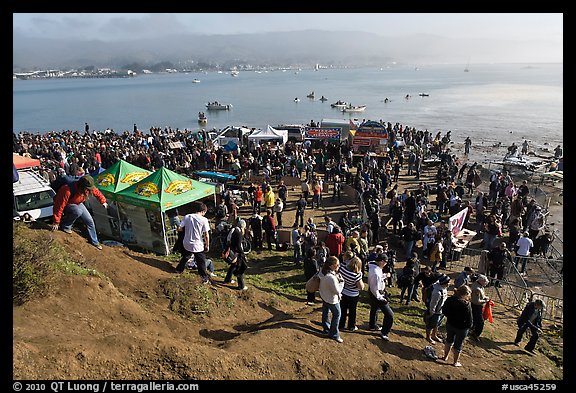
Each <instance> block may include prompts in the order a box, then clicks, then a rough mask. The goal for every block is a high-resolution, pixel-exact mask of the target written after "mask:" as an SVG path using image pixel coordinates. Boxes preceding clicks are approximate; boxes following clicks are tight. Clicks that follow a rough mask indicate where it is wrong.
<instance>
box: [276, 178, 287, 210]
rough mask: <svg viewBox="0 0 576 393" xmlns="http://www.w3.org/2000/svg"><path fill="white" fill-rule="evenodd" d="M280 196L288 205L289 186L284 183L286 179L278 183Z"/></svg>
mask: <svg viewBox="0 0 576 393" xmlns="http://www.w3.org/2000/svg"><path fill="white" fill-rule="evenodd" d="M278 198H280V199H282V202H283V203H284V206H286V199H287V198H288V187H286V185H285V184H284V180H280V184H278Z"/></svg>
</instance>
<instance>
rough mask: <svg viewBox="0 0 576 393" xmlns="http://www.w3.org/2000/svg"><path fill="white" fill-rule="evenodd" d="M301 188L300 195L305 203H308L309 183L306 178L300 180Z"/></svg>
mask: <svg viewBox="0 0 576 393" xmlns="http://www.w3.org/2000/svg"><path fill="white" fill-rule="evenodd" d="M300 188H301V190H302V195H303V196H304V200H305V201H306V204H308V195H310V185H309V184H308V179H304V180H302V184H301V185H300Z"/></svg>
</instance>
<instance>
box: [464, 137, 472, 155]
mask: <svg viewBox="0 0 576 393" xmlns="http://www.w3.org/2000/svg"><path fill="white" fill-rule="evenodd" d="M470 146H472V140H471V139H470V137H469V136H467V137H466V139H465V140H464V154H465V155H468V154H470Z"/></svg>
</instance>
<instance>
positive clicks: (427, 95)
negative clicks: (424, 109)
mask: <svg viewBox="0 0 576 393" xmlns="http://www.w3.org/2000/svg"><path fill="white" fill-rule="evenodd" d="M418 95H419V96H420V97H430V94H428V93H420V94H418Z"/></svg>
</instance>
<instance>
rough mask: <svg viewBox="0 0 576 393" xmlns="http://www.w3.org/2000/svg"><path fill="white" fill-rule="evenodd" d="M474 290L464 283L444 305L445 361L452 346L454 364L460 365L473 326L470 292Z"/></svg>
mask: <svg viewBox="0 0 576 393" xmlns="http://www.w3.org/2000/svg"><path fill="white" fill-rule="evenodd" d="M471 293H472V290H471V289H470V287H469V286H468V285H462V286H460V287H458V289H456V292H455V293H454V295H452V296H450V297H449V298H448V299H446V301H445V302H444V306H442V313H443V314H444V315H445V316H446V343H445V344H444V356H443V357H442V359H443V360H444V361H447V360H448V355H449V354H450V348H452V356H453V357H454V361H453V363H452V365H454V366H455V367H460V366H462V364H460V362H459V361H458V360H459V358H460V353H461V352H462V347H463V345H464V339H465V338H466V336H467V335H468V331H469V330H470V328H471V327H472V307H471V305H470V294H471Z"/></svg>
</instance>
